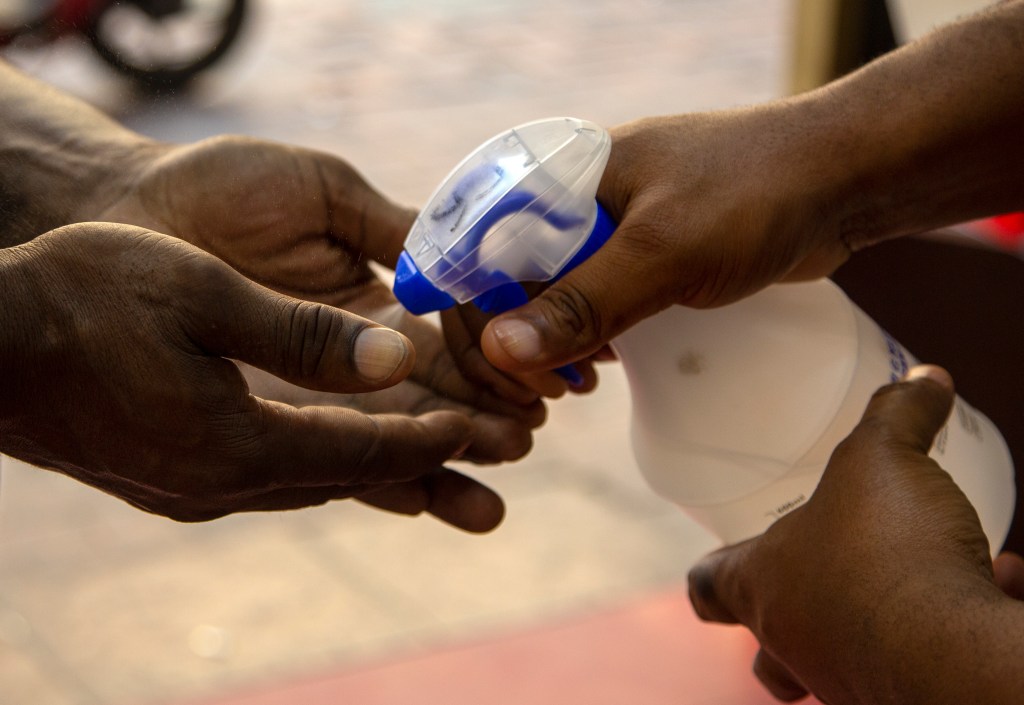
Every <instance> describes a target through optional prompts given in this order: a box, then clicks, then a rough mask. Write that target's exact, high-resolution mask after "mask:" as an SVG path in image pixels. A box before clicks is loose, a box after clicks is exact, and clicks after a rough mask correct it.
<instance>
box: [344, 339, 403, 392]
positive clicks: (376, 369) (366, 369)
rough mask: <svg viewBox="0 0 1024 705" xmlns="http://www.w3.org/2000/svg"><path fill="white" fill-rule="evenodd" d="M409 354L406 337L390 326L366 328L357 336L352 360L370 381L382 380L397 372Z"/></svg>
mask: <svg viewBox="0 0 1024 705" xmlns="http://www.w3.org/2000/svg"><path fill="white" fill-rule="evenodd" d="M408 354H409V348H408V345H407V344H406V342H405V338H404V337H403V336H401V335H399V334H398V333H396V332H395V331H393V330H391V329H390V328H364V329H363V330H362V332H361V333H360V334H359V337H357V338H356V343H355V346H354V348H353V350H352V360H353V363H354V364H355V367H356V371H357V372H359V374H360V375H361V376H362V377H363V379H365V380H367V381H369V382H381V381H383V380H385V379H387V378H388V377H390V376H391V375H393V374H394V373H395V370H397V369H398V368H399V367H400V366H401V365H402V363H403V362H405V358H406V356H407V355H408Z"/></svg>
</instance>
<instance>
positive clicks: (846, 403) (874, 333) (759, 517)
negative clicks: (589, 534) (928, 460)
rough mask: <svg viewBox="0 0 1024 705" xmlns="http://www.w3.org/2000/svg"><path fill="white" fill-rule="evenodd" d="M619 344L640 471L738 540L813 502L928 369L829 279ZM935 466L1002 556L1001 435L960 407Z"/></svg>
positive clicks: (632, 335)
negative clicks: (892, 397) (881, 406)
mask: <svg viewBox="0 0 1024 705" xmlns="http://www.w3.org/2000/svg"><path fill="white" fill-rule="evenodd" d="M612 345H613V347H614V348H615V350H616V352H617V353H618V354H619V356H620V358H621V360H622V364H623V366H624V367H625V370H626V374H627V377H628V380H629V388H630V393H631V395H632V400H633V412H632V429H631V430H632V440H633V450H634V454H635V456H636V459H637V464H638V466H639V467H640V471H641V472H642V473H643V475H644V477H645V478H646V479H647V481H648V483H649V484H650V485H651V487H652V488H653V489H654V490H655V491H656V492H658V493H659V494H660V495H662V496H663V497H666V498H668V499H670V500H671V501H673V502H675V503H676V504H678V505H679V506H681V507H683V508H684V509H685V510H686V511H687V513H689V514H690V515H691V516H693V517H694V518H695V519H696V520H697V521H698V522H700V523H701V524H703V525H704V526H705V527H707V528H708V529H710V530H711V531H712V532H713V533H714V534H716V535H717V536H718V537H719V538H721V539H722V540H723V541H724V542H726V543H735V542H737V541H741V540H743V539H747V538H750V537H752V536H756V535H757V534H759V533H761V532H763V531H764V530H765V529H767V528H768V526H770V525H771V523H772V522H774V521H775V520H776V519H778V518H779V517H781V516H783V515H785V514H787V513H788V512H789V511H791V510H793V509H795V508H797V507H799V506H801V505H802V504H803V503H804V502H806V501H807V499H808V498H809V497H810V496H811V494H812V493H813V492H814V488H815V487H816V486H817V483H818V480H819V479H820V477H821V474H822V472H823V471H824V468H825V466H826V464H827V463H828V460H829V457H830V455H831V453H832V451H833V450H834V449H835V447H836V446H837V445H838V444H839V443H840V441H842V440H843V439H844V438H845V437H846V436H847V435H848V434H849V433H850V431H852V430H853V427H854V426H855V425H856V424H857V422H858V421H859V419H860V417H861V414H862V413H863V412H864V409H865V407H866V406H867V403H868V400H869V399H870V398H871V395H872V394H873V393H874V392H875V390H876V389H878V388H879V387H880V386H882V385H885V384H888V383H889V382H891V381H894V380H897V379H899V378H900V377H902V375H903V374H904V373H905V372H906V370H907V369H908V367H910V366H912V365H914V364H916V361H915V360H914V358H913V357H912V356H911V355H910V353H908V352H907V351H906V350H905V349H904V348H903V347H902V346H901V345H900V344H899V343H898V342H896V341H895V340H893V339H892V338H891V337H890V336H889V335H887V334H886V333H885V332H884V331H882V330H881V329H880V328H879V327H878V325H877V324H875V323H874V321H872V320H871V319H870V318H869V317H868V316H867V315H866V314H865V313H864V312H863V311H861V310H860V309H859V308H858V307H857V306H856V305H855V304H854V303H853V302H851V301H850V300H849V298H847V296H846V295H845V294H844V293H843V291H842V290H841V289H839V287H837V286H836V285H835V284H833V283H832V282H830V281H827V280H821V281H817V282H810V283H803V284H777V285H774V286H771V287H768V288H767V289H765V290H764V291H762V292H760V293H758V294H755V295H754V296H751V297H749V298H747V299H744V300H742V301H739V302H737V303H735V304H732V305H730V306H725V307H722V308H717V309H710V310H695V309H690V308H685V307H682V306H675V307H672V308H670V309H667V310H666V311H663V312H662V313H660V314H658V315H657V316H653V317H651V318H649V319H647V320H645V321H642V322H641V323H640V324H638V325H637V326H635V327H633V328H632V329H630V330H629V331H627V332H626V333H625V334H624V335H622V336H620V337H619V338H617V339H616V340H615V341H614V342H613V344H612ZM931 456H932V457H933V458H935V460H936V461H937V462H938V463H939V464H940V465H941V466H942V467H943V468H945V469H946V470H947V471H948V472H949V473H950V474H951V475H952V477H953V479H954V481H955V482H956V483H957V485H958V486H959V487H960V489H962V490H963V491H964V493H965V494H966V495H967V497H968V499H970V501H971V503H972V504H973V505H974V507H975V509H976V510H977V511H978V514H979V516H980V517H981V522H982V527H983V528H984V530H985V533H986V535H987V536H988V538H989V543H990V545H991V546H992V550H993V551H994V552H995V551H998V550H999V548H1000V547H1001V546H1002V543H1003V540H1004V539H1005V537H1006V533H1007V531H1008V530H1009V526H1010V521H1011V519H1012V517H1013V510H1014V504H1015V496H1016V493H1015V482H1014V470H1013V463H1012V460H1011V458H1010V453H1009V450H1008V449H1007V447H1006V443H1005V441H1004V440H1003V438H1002V436H1001V435H1000V433H999V431H998V430H997V429H996V427H995V426H994V425H993V424H992V422H991V421H989V419H988V418H986V417H985V416H984V415H983V414H981V413H979V412H978V411H976V410H975V409H973V408H972V407H971V406H969V405H968V404H967V403H966V402H965V401H964V400H963V399H961V398H960V397H959V396H958V397H957V398H956V402H955V406H954V409H953V412H952V413H951V415H950V419H949V422H948V423H947V425H946V426H945V427H944V428H943V429H942V431H941V432H940V433H939V434H938V436H937V438H936V442H935V444H934V446H933V448H932V451H931Z"/></svg>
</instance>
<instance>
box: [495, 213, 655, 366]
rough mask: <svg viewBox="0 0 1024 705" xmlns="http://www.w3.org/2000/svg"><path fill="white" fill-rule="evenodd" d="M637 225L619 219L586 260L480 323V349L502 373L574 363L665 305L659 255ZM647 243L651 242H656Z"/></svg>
mask: <svg viewBox="0 0 1024 705" xmlns="http://www.w3.org/2000/svg"><path fill="white" fill-rule="evenodd" d="M643 233H644V231H642V230H641V229H640V228H638V227H631V226H630V225H629V224H628V223H627V222H623V224H622V225H621V226H620V227H619V228H618V229H617V230H616V231H615V234H614V235H613V236H612V237H611V238H610V239H609V240H608V242H607V243H605V244H604V245H603V246H602V247H601V249H600V250H598V251H597V252H596V253H595V254H594V255H592V256H591V257H590V258H589V259H587V260H585V261H584V262H583V263H582V264H580V265H579V266H578V267H577V268H576V269H574V270H573V271H571V272H569V273H568V274H566V275H565V277H563V278H562V279H560V280H559V281H557V282H555V283H554V284H552V285H551V286H550V287H548V288H547V289H546V290H545V291H544V292H543V293H541V294H540V295H539V296H537V297H536V298H535V299H533V300H531V301H529V302H528V303H526V304H524V305H523V306H521V307H519V308H517V309H515V310H513V311H509V312H508V313H506V314H504V315H501V316H498V317H497V318H495V319H494V320H493V321H491V322H490V323H488V324H487V327H486V328H485V329H484V332H483V336H482V338H481V342H480V345H481V348H482V349H483V351H484V354H485V355H486V356H487V359H488V360H490V361H491V363H492V364H493V365H494V366H495V367H498V368H500V369H503V370H508V371H510V372H531V371H538V370H550V369H553V368H555V367H558V366H560V365H563V364H566V363H569V362H575V361H576V360H579V359H581V358H584V357H587V356H588V355H591V354H593V353H594V352H596V351H597V350H599V349H600V348H601V347H602V346H603V345H604V344H605V343H607V342H608V341H609V340H611V339H612V338H614V337H615V336H617V335H618V334H619V333H621V332H622V331H624V330H626V329H627V328H629V327H630V326H632V325H633V324H635V323H637V322H638V321H640V320H641V319H643V318H645V317H647V316H649V315H652V314H654V313H656V312H657V311H659V310H660V309H662V308H664V307H665V306H667V305H668V304H670V303H672V301H671V297H670V296H666V294H665V292H666V291H668V290H669V289H668V288H667V287H665V286H663V285H662V281H661V278H662V277H663V274H662V273H661V272H660V271H659V270H658V268H656V267H652V265H651V263H652V262H658V261H663V260H662V258H661V256H660V255H659V254H658V253H657V252H652V244H651V243H660V242H662V239H660V238H653V237H645V236H644V234H643ZM659 247H660V246H659V245H655V246H654V248H655V249H657V248H659Z"/></svg>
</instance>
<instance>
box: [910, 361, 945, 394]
mask: <svg viewBox="0 0 1024 705" xmlns="http://www.w3.org/2000/svg"><path fill="white" fill-rule="evenodd" d="M903 379H905V380H906V381H908V382H910V381H913V380H915V379H930V380H931V381H933V382H938V383H939V384H941V385H942V386H943V387H945V388H946V389H952V388H953V378H952V377H950V376H949V373H948V372H946V371H945V370H944V369H942V368H941V367H936V366H935V365H915V366H914V367H911V368H910V369H909V370H908V371H907V374H906V376H905V377H904V378H903Z"/></svg>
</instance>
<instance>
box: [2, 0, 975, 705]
mask: <svg viewBox="0 0 1024 705" xmlns="http://www.w3.org/2000/svg"><path fill="white" fill-rule="evenodd" d="M102 4H103V3H100V5H102ZM983 4H985V3H984V2H978V1H973V2H972V1H971V0H962V1H958V0H918V1H916V2H912V1H910V0H907V1H906V2H890V3H889V4H888V5H886V3H884V2H882V1H881V0H879V1H878V2H872V1H871V0H862V1H859V2H851V1H849V0H835V1H833V0H805V1H802V2H798V1H794V0H632V1H630V2H625V1H623V0H563V1H562V2H548V1H542V0H516V1H515V2H513V1H512V0H487V1H484V0H417V1H413V0H337V1H336V2H321V1H319V0H248V1H247V2H244V3H239V2H236V1H234V0H207V1H206V2H203V1H201V0H192V1H191V2H189V1H186V0H181V1H178V2H176V1H175V0H163V1H156V2H153V1H152V0H151V2H148V3H138V4H137V5H139V6H144V7H143V9H140V7H138V6H136V4H135V3H127V2H124V3H115V7H114V8H108V9H107V10H105V11H104V12H103V13H102V15H103V17H102V19H101V20H94V19H89V18H86V19H85V20H83V19H82V18H83V17H86V16H85V15H76V14H74V13H76V12H86V11H87V10H83V8H87V7H88V6H89V5H90V3H88V2H81V0H78V1H77V2H62V3H54V2H48V1H47V2H38V1H37V2H28V1H21V2H19V1H18V0H0V36H2V37H3V41H4V43H6V44H7V46H6V48H5V49H4V56H5V57H6V58H7V59H8V60H9V61H11V62H12V63H14V64H16V65H17V66H19V67H21V68H22V69H24V70H26V71H27V72H29V73H31V74H34V75H36V76H38V77H40V78H42V79H43V80H45V81H48V82H50V83H53V84H55V85H57V86H59V87H61V88H63V89H65V90H67V91H69V92H71V93H73V94H75V95H77V96H79V97H81V98H83V99H85V100H87V101H89V102H91V103H93V104H95V105H97V106H99V107H100V108H102V109H104V110H105V111H107V112H109V113H111V114H112V115H114V116H115V117H116V118H117V119H119V120H120V121H122V122H124V123H125V124H126V125H128V126H129V127H131V128H133V129H135V130H137V131H139V132H142V133H145V134H147V135H151V136H153V137H155V138H158V139H162V140H169V141H192V140H196V139H200V138H203V137H207V136H210V135H215V134H221V133H242V134H247V135H253V136H257V137H263V138H269V139H274V140H281V141H287V142H291V143H295V144H300V145H304V146H307V147H312V148H316V149H320V150H325V151H328V152H332V153H335V154H337V155H340V156H341V157H343V158H344V159H346V160H348V161H349V162H351V163H352V164H353V165H355V166H356V167H357V168H358V169H359V170H360V171H361V172H362V173H363V174H364V176H365V177H366V178H367V179H368V180H369V181H370V182H371V183H372V184H374V185H375V186H376V187H377V188H378V189H380V190H381V191H383V192H384V193H386V194H387V195H389V196H390V197H391V198H393V199H395V200H397V201H400V202H404V203H407V204H409V205H413V206H415V205H419V204H422V203H423V202H425V200H426V199H427V197H428V196H429V195H430V193H431V192H432V190H433V189H434V187H435V186H436V185H437V184H438V182H439V181H440V179H442V178H443V177H444V176H445V175H446V174H447V172H448V171H449V170H450V169H451V168H452V167H453V166H454V165H455V164H456V163H457V162H458V161H459V160H460V159H461V158H462V157H463V156H464V155H465V154H467V153H468V152H469V151H470V150H472V149H473V148H475V147H476V146H477V145H478V144H479V143H481V142H482V141H484V140H485V139H487V138H489V137H491V136H492V135H493V134H495V133H497V132H500V131H502V130H504V129H506V128H508V127H511V126H513V125H515V124H518V123H521V122H525V121H529V120H533V119H537V118H541V117H548V116H552V115H573V116H576V117H581V118H586V119H589V120H593V121H595V122H598V123H601V124H605V125H614V124H616V123H620V122H624V121H627V120H631V119H634V118H638V117H642V116H647V115H653V114H660V113H676V112H684V111H694V110H705V109H714V108H724V107H730V106H736V105H742V104H748V103H753V102H757V101H763V100H767V99H770V98H773V97H776V96H779V95H783V94H786V93H789V92H793V91H799V90H804V89H807V88H810V87H813V86H814V85H818V84H820V83H822V82H824V81H826V80H828V79H829V78H832V77H834V76H836V75H840V74H842V73H844V72H845V71H847V70H850V69H851V68H854V67H855V66H856V65H859V64H860V63H862V62H863V61H866V60H868V59H870V58H872V57H873V56H876V55H878V54H880V53H882V52H884V51H887V50H888V49H890V48H892V47H893V46H895V45H896V44H897V43H899V42H902V41H906V40H907V39H908V38H911V37H913V36H916V35H917V34H920V33H922V32H924V31H927V29H929V28H930V27H932V26H934V25H935V24H937V23H939V22H943V21H946V20H949V19H952V18H954V17H955V16H956V15H957V14H959V13H963V12H967V11H970V10H973V9H975V8H977V7H979V6H981V5H983ZM62 7H63V10H61V8H62ZM68 7H70V8H71V9H70V12H72V14H71V15H66V16H65V23H64V24H63V25H60V24H57V25H52V23H51V25H49V26H48V24H47V20H48V18H49V17H51V15H49V14H48V13H50V12H52V11H68ZM68 18H71V19H75V18H77V19H75V21H81V31H75V32H67V33H66V34H65V33H64V32H62V31H58V30H61V29H63V30H69V29H73V28H74V27H73V26H72V25H73V23H71V20H70V19H68ZM29 25H31V26H34V27H35V29H36V31H35V32H34V33H33V35H32V36H18V37H14V36H10V32H8V34H7V35H4V30H3V29H2V28H3V27H7V28H8V29H15V28H25V27H26V26H29ZM55 27H56V29H55ZM21 34H24V33H23V32H22V33H21ZM62 34H63V35H64V36H58V35H62ZM222 48H223V49H224V51H223V52H222V51H221V49H222ZM628 416H629V398H628V390H627V389H626V387H625V383H624V380H623V378H622V376H621V374H620V372H619V370H618V369H617V368H616V367H615V366H613V365H612V366H605V367H603V368H602V384H601V386H600V388H599V389H598V390H597V391H596V392H594V393H593V394H591V395H589V396H586V397H574V398H568V399H564V400H560V401H558V402H557V403H553V404H552V405H551V413H550V420H549V422H548V423H547V425H546V426H545V427H544V428H543V429H542V430H541V431H540V432H539V433H538V434H537V436H536V444H535V449H534V451H533V452H532V453H531V454H530V455H529V456H528V457H527V458H526V459H524V460H523V461H521V462H519V463H517V464H514V465H510V466H506V467H500V468H484V469H480V468H473V467H463V468H460V469H463V470H465V471H467V472H469V473H471V474H473V475H475V476H477V477H479V478H480V479H482V480H484V481H485V482H487V483H488V484H490V485H491V486H493V487H494V488H495V489H496V490H497V491H499V492H500V493H501V494H502V495H503V496H504V497H505V499H506V501H507V503H508V517H507V519H506V521H505V523H504V524H503V525H502V526H501V527H499V529H498V530H496V531H495V532H494V533H492V534H490V535H487V536H483V537H480V536H468V535H464V534H461V533H458V532H457V531H455V530H453V529H450V528H447V527H444V526H442V525H440V524H439V523H437V522H435V521H433V520H432V519H429V518H418V519H408V518H402V517H397V516H390V515H385V514H382V513H379V512H375V511H374V510H371V509H368V508H364V507H362V506H357V505H355V504H348V503H335V504H332V505H330V506H326V507H322V508H318V509H313V510H306V511H300V512H293V513H287V514H277V515H246V516H237V517H229V518H226V519H221V520H218V521H215V522H213V523H210V524H203V525H180V524H174V523H172V522H170V521H168V520H165V519H162V518H157V517H152V516H149V515H146V514H144V513H142V512H139V511H137V510H135V509H132V508H130V507H128V506H127V505H124V504H122V503H120V502H119V501H118V500H115V499H112V498H110V497H107V496H106V495H103V494H101V493H99V492H97V491H95V490H92V489H90V488H87V487H84V486H81V485H78V484H76V483H75V482H73V481H71V480H68V479H66V478H64V477H62V476H57V475H54V474H51V473H48V472H44V471H41V470H38V469H34V468H30V467H27V466H25V465H22V464H20V463H17V462H14V461H11V460H9V459H5V460H4V462H3V472H2V478H0V481H2V491H0V705H98V704H102V705H155V704H157V703H159V704H173V705H178V704H181V705H185V704H190V705H227V704H228V703H231V704H233V705H256V704H257V703H260V704H265V705H270V704H271V703H318V702H322V703H328V702H330V703H333V702H340V701H344V702H353V703H359V704H360V705H364V704H370V705H372V704H373V703H404V702H420V703H446V704H452V703H455V704H458V703H479V702H487V703H492V704H493V703H521V702H525V701H527V700H529V701H530V702H532V703H541V704H544V703H574V702H587V703H591V704H593V703H622V702H636V703H645V704H650V703H670V702H671V703H693V704H697V703H701V704H708V705H710V704H712V703H718V704H720V705H729V704H732V703H736V704H737V705H738V704H739V703H743V705H751V704H755V703H761V702H764V703H767V702H771V700H770V698H768V696H766V695H764V694H763V693H761V692H760V689H759V688H758V686H757V685H756V683H754V681H753V678H752V677H751V676H750V675H749V672H748V671H749V662H750V658H751V656H752V654H753V652H754V648H755V645H754V644H753V643H752V642H751V641H750V640H749V639H748V637H746V636H745V635H744V634H743V633H742V632H741V631H740V630H733V629H728V628H722V627H709V626H704V625H700V624H698V623H696V621H695V619H694V618H693V616H692V614H691V613H690V611H689V607H688V603H687V600H686V594H685V575H686V571H687V569H688V567H689V565H690V564H691V563H692V562H693V560H695V559H696V558H697V557H699V556H700V555H702V554H703V553H705V552H707V551H708V550H710V549H712V548H713V547H714V541H713V539H712V538H711V537H710V536H708V535H707V534H706V533H705V532H704V531H703V530H702V529H700V528H699V527H697V526H696V525H694V524H692V523H691V522H690V521H689V520H688V519H687V518H686V517H684V516H683V515H682V514H681V513H680V512H679V511H678V510H676V509H675V508H674V507H672V506H669V505H668V504H666V503H664V502H663V501H661V500H660V499H658V498H657V497H655V496H654V495H653V494H652V493H651V492H650V491H649V490H648V489H647V488H646V486H645V485H644V484H643V482H642V480H641V479H640V478H639V477H638V475H637V472H636V470H635V468H634V466H633V463H632V459H631V455H630V450H629V444H628V438H627V425H628Z"/></svg>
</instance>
